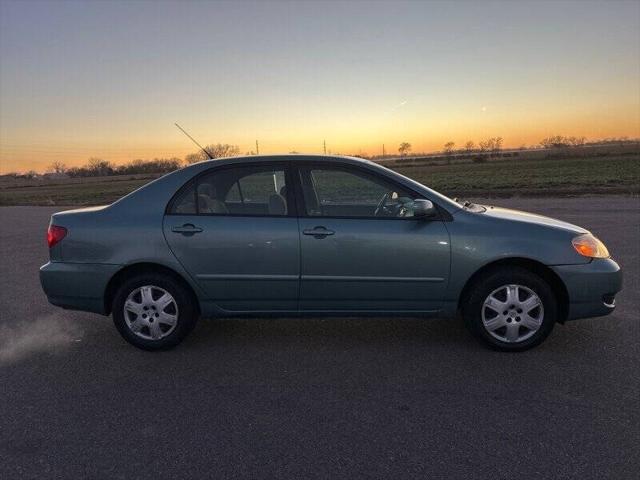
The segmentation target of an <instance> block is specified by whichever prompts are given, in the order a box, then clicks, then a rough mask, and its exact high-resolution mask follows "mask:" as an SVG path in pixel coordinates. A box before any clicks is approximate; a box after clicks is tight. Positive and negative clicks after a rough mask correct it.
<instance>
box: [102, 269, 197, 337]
mask: <svg viewBox="0 0 640 480" xmlns="http://www.w3.org/2000/svg"><path fill="white" fill-rule="evenodd" d="M196 321H197V310H196V308H195V305H194V301H193V299H192V296H191V295H190V294H189V292H188V291H187V290H186V289H185V288H184V287H183V286H182V285H181V284H180V283H178V282H176V281H175V280H174V279H173V278H171V277H169V276H166V275H162V274H142V275H137V276H135V277H132V278H130V279H128V280H126V281H125V282H124V283H123V284H122V286H121V287H120V288H119V289H118V291H117V292H116V295H115V297H114V300H113V322H114V323H115V326H116V328H117V329H118V331H119V332H120V334H121V335H122V337H123V338H124V339H125V340H126V341H127V342H129V343H131V344H132V345H134V346H136V347H138V348H142V349H144V350H163V349H168V348H171V347H174V346H176V345H177V344H178V343H180V342H181V341H182V340H183V339H184V337H186V336H187V335H188V334H189V332H190V331H191V330H192V329H193V327H194V326H195V323H196Z"/></svg>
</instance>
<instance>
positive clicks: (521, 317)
mask: <svg viewBox="0 0 640 480" xmlns="http://www.w3.org/2000/svg"><path fill="white" fill-rule="evenodd" d="M543 320H544V306H543V304H542V300H540V297H539V296H538V295H537V294H536V293H535V292H534V291H533V290H531V289H530V288H528V287H525V286H523V285H514V284H511V285H503V286H501V287H499V288H496V289H495V290H494V291H493V292H491V293H490V294H489V295H488V296H487V298H486V299H485V301H484V303H483V304H482V324H483V326H484V328H485V329H486V331H487V332H488V333H489V334H490V335H491V336H492V337H494V338H496V339H498V340H500V341H502V342H506V343H518V342H523V341H525V340H527V339H528V338H531V337H532V336H533V335H534V334H535V333H536V332H537V331H538V330H539V329H540V327H541V326H542V322H543Z"/></svg>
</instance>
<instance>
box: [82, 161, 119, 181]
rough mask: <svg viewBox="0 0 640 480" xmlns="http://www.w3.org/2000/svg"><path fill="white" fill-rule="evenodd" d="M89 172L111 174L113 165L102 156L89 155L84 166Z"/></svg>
mask: <svg viewBox="0 0 640 480" xmlns="http://www.w3.org/2000/svg"><path fill="white" fill-rule="evenodd" d="M85 168H86V169H87V171H88V172H89V176H92V177H100V176H104V175H113V172H114V170H115V168H114V166H113V165H112V164H111V162H109V161H108V160H103V159H102V158H96V157H91V158H90V159H89V161H88V162H87V166H86V167H85Z"/></svg>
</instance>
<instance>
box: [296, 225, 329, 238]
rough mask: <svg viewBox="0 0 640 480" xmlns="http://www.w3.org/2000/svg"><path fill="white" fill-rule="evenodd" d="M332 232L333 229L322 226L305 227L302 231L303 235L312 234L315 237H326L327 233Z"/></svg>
mask: <svg viewBox="0 0 640 480" xmlns="http://www.w3.org/2000/svg"><path fill="white" fill-rule="evenodd" d="M334 233H336V232H334V231H333V230H328V229H326V228H324V227H315V228H306V229H304V230H303V231H302V234H303V235H312V236H313V237H315V238H324V237H328V236H329V235H333V234H334Z"/></svg>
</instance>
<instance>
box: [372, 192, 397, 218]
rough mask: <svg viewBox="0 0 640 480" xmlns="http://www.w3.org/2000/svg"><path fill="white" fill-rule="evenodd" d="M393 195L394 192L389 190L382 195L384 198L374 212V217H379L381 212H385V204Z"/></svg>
mask: <svg viewBox="0 0 640 480" xmlns="http://www.w3.org/2000/svg"><path fill="white" fill-rule="evenodd" d="M391 195H393V192H387V193H385V194H384V195H382V198H381V199H380V201H379V202H378V206H377V207H376V210H375V212H373V216H374V217H377V216H378V215H379V214H380V212H383V211H384V210H385V205H386V204H387V200H389V197H390V196H391Z"/></svg>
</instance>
